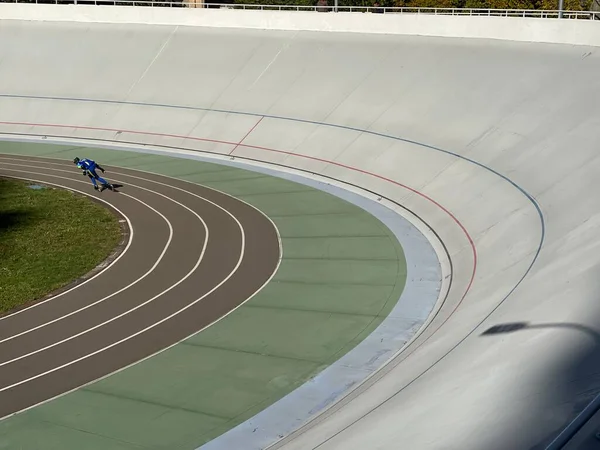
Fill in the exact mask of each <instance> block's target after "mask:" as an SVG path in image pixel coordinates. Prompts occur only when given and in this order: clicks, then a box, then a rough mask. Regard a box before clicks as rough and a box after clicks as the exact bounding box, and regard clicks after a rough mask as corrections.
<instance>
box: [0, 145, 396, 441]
mask: <svg viewBox="0 0 600 450" xmlns="http://www.w3.org/2000/svg"><path fill="white" fill-rule="evenodd" d="M0 153H3V154H19V155H34V156H43V157H49V158H58V159H61V160H65V161H69V160H71V159H72V158H73V157H75V156H80V157H87V158H92V159H95V160H97V161H98V162H99V163H100V164H102V165H103V166H107V167H127V168H130V169H137V170H143V171H146V172H152V173H156V174H161V175H166V176H170V177H173V178H179V179H183V180H187V181H190V182H192V183H198V184H202V185H204V186H207V187H212V188H215V189H218V190H220V191H223V192H226V193H228V194H231V195H233V196H235V197H238V198H240V199H242V200H244V201H246V202H248V203H250V204H252V205H254V206H256V207H258V208H259V209H260V210H261V211H263V212H264V213H265V214H266V215H268V216H269V217H270V218H271V219H272V220H273V221H274V223H275V224H276V226H277V228H278V230H279V233H280V235H281V238H282V246H283V260H282V262H281V266H280V267H279V270H278V271H277V273H276V274H275V276H274V278H273V280H272V281H271V282H270V283H269V284H268V285H267V286H266V287H265V288H264V289H263V290H261V291H260V292H259V293H258V294H257V295H255V296H254V297H253V298H252V299H251V300H249V301H248V302H247V303H245V304H244V305H243V306H241V307H240V308H238V309H237V310H235V311H234V312H232V313H231V314H230V315H228V316H227V317H225V318H224V319H223V320H221V321H219V322H217V323H215V324H214V325H212V326H211V327H209V328H207V329H206V330H204V331H202V332H200V333H197V334H196V335H194V336H192V337H190V338H188V339H187V340H185V341H183V342H181V343H179V344H177V345H175V346H173V347H171V348H170V349H168V350H166V351H163V352H162V353H159V354H157V355H155V356H153V357H151V358H149V359H147V360H145V361H142V362H140V363H138V364H136V365H134V366H132V367H129V368H127V369H125V370H122V371H120V372H118V373H116V374H113V375H111V376H109V377H107V378H104V379H102V380H99V381H96V382H94V383H91V384H89V385H87V386H85V387H82V388H80V389H78V390H76V391H74V392H71V393H69V394H66V395H64V396H61V397H58V398H56V399H54V400H51V401H49V402H47V403H44V404H42V405H39V406H37V407H34V408H32V409H30V410H27V411H25V412H23V413H21V414H18V415H16V416H12V417H10V418H7V419H5V420H3V421H1V422H0V449H3V448H7V449H8V448H11V449H17V448H26V449H41V448H43V449H44V450H54V449H61V450H63V449H71V448H73V449H75V448H77V449H83V448H85V449H86V450H92V449H93V450H95V449H98V450H100V449H101V450H116V449H119V450H124V449H132V450H133V449H159V448H160V449H169V450H183V449H190V450H191V449H195V448H197V447H199V446H201V445H202V444H204V443H206V442H208V441H210V440H212V439H214V438H215V437H217V436H219V435H220V434H222V433H224V432H226V431H227V430H229V429H231V428H233V427H235V426H236V425H238V424H240V423H241V422H243V421H245V420H247V419H249V418H250V417H252V416H253V415H255V414H257V413H258V412H260V411H261V410H263V409H264V408H266V407H267V406H269V405H270V404H272V403H274V402H276V401H277V400H279V399H280V398H282V397H283V396H285V395H286V394H288V393H290V392H291V391H293V390H294V389H296V388H297V387H299V386H300V385H302V384H303V383H305V382H306V381H308V380H309V379H311V377H314V376H315V375H317V374H318V373H319V372H321V371H322V370H323V369H324V368H326V367H327V366H328V365H330V364H332V363H333V362H334V361H336V360H337V359H339V358H340V357H341V356H343V355H344V354H345V353H347V352H348V351H350V350H351V349H352V348H354V347H355V346H356V345H357V344H358V343H359V342H361V341H362V340H363V339H364V338H365V337H366V336H368V335H369V334H370V333H371V332H372V331H373V330H374V329H375V328H376V327H377V326H378V325H379V324H380V323H381V322H382V321H383V320H384V319H385V317H386V316H387V315H388V314H389V312H390V311H391V310H392V308H393V307H394V306H395V304H396V303H397V301H398V299H399V297H400V295H401V293H402V291H403V289H404V286H405V282H406V262H405V257H404V253H403V251H402V248H401V246H400V244H399V243H398V241H397V239H396V237H395V236H394V235H393V233H392V232H391V231H390V230H389V229H388V228H387V227H386V226H385V225H384V224H383V223H382V222H381V221H380V220H379V219H377V218H375V217H374V216H372V215H371V214H369V213H368V212H366V211H364V210H363V209H361V208H359V207H357V206H355V205H353V204H351V203H349V202H346V201H345V200H342V199H340V198H338V197H336V196H333V195H331V194H328V193H325V192H323V191H320V190H317V189H314V188H312V187H308V186H305V185H301V184H298V183H294V182H291V181H288V180H285V179H281V178H277V177H273V176H268V175H264V174H261V173H257V172H250V171H247V170H242V169H238V168H233V167H230V166H224V165H218V164H213V163H208V162H201V161H194V160H190V159H181V158H176V157H168V156H161V155H151V154H143V153H136V152H127V151H116V150H105V149H97V148H89V149H84V148H81V147H77V148H75V146H71V147H70V146H61V145H50V144H24V143H9V142H4V143H2V142H0ZM115 170H116V169H115ZM106 176H107V178H108V179H110V169H108V168H107V172H106Z"/></svg>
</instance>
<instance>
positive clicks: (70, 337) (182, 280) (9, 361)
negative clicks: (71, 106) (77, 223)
mask: <svg viewBox="0 0 600 450" xmlns="http://www.w3.org/2000/svg"><path fill="white" fill-rule="evenodd" d="M0 164H2V162H0ZM7 170H12V169H7ZM54 170H55V171H59V170H57V169H54ZM20 172H26V171H20ZM61 172H67V171H63V170H61ZM29 173H30V172H29ZM49 176H53V175H49ZM57 178H64V179H67V178H65V177H58V176H57ZM77 182H78V183H79V182H80V181H77ZM81 183H83V181H81ZM130 186H135V185H131V184H130ZM135 187H139V186H135ZM139 188H140V189H144V190H146V191H149V192H154V191H152V190H150V189H147V188H143V187H139ZM155 193H156V194H158V195H160V196H162V197H165V198H167V199H169V200H171V201H173V202H174V203H177V204H178V205H180V206H182V207H184V208H185V209H187V210H188V211H190V212H191V213H192V214H194V215H195V216H196V217H197V218H198V219H199V220H200V222H202V225H203V226H204V230H205V231H206V238H205V240H204V244H203V246H202V251H201V253H200V257H199V258H198V260H197V262H196V264H195V265H194V267H193V268H192V269H191V270H190V271H189V272H188V273H187V274H186V276H185V277H183V278H182V279H180V280H179V281H178V282H177V283H175V284H173V285H171V286H170V287H169V288H167V289H165V290H164V291H162V292H161V293H160V294H158V295H156V296H154V297H152V298H151V299H149V300H146V301H145V302H144V303H140V304H139V305H137V306H135V307H133V308H131V309H129V310H127V311H125V312H123V313H121V314H119V315H118V316H114V317H111V318H110V319H109V320H106V321H105V322H102V323H100V324H97V325H95V326H93V327H91V328H88V329H86V330H84V331H81V332H79V333H77V334H74V335H71V336H69V337H67V338H65V339H63V340H61V341H58V342H54V343H53V344H50V345H47V346H46V347H42V348H39V349H37V350H34V351H32V352H30V353H26V354H24V355H21V356H18V357H16V358H13V359H11V360H8V361H4V362H2V363H0V367H2V366H5V365H8V364H10V363H13V362H16V361H19V360H21V359H24V358H27V357H29V356H32V355H35V354H36V353H40V352H43V351H44V350H48V349H50V348H53V347H56V346H57V345H60V344H63V343H65V342H68V341H70V340H72V339H75V338H77V337H79V336H82V335H84V334H86V333H89V332H90V331H93V330H95V329H97V328H100V327H101V326H104V325H106V324H108V323H110V322H113V321H115V320H117V319H119V318H121V317H123V316H125V315H127V314H130V313H132V312H133V311H135V310H137V309H139V308H141V307H143V306H145V305H147V304H148V303H150V302H152V301H154V300H156V299H157V298H159V297H161V296H162V295H164V294H166V293H167V292H169V291H170V290H171V289H174V288H175V287H177V286H178V285H179V284H181V283H183V282H184V281H185V280H186V279H187V278H189V277H190V276H191V275H192V273H194V272H195V271H196V269H197V268H198V266H199V265H200V263H201V262H202V259H203V258H204V254H205V253H206V247H207V246H208V239H209V232H208V226H207V225H206V222H205V221H204V220H203V219H202V217H200V215H198V214H197V213H196V212H195V211H193V210H192V209H190V208H188V207H187V206H185V205H183V204H181V203H179V202H178V201H176V200H173V199H170V198H169V197H167V196H166V195H163V194H161V193H159V192H155ZM113 295H114V294H113ZM89 306H91V305H88V307H89ZM71 314H73V313H71ZM64 317H67V316H63V317H62V318H64ZM57 320H60V319H57ZM55 321H56V320H55ZM38 328H40V327H38ZM0 392H1V391H0Z"/></svg>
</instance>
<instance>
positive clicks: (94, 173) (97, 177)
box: [92, 169, 110, 186]
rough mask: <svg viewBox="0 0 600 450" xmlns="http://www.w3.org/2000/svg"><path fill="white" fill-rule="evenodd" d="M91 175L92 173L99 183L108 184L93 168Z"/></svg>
mask: <svg viewBox="0 0 600 450" xmlns="http://www.w3.org/2000/svg"><path fill="white" fill-rule="evenodd" d="M92 175H94V178H95V179H96V180H98V181H99V182H100V183H102V184H103V185H104V186H108V185H109V184H110V183H109V182H108V181H106V180H105V179H104V178H102V177H101V176H99V175H98V174H97V173H96V169H94V170H93V171H92ZM94 183H95V181H94Z"/></svg>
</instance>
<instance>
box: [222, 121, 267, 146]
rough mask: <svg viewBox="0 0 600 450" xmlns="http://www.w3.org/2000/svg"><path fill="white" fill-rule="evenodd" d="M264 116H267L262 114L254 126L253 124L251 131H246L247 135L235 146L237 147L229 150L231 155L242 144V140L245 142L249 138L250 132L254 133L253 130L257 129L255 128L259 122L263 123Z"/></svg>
mask: <svg viewBox="0 0 600 450" xmlns="http://www.w3.org/2000/svg"><path fill="white" fill-rule="evenodd" d="M264 118H265V116H262V117H261V118H260V119H258V122H256V123H255V124H254V126H253V127H252V128H250V131H248V132H247V133H246V136H244V137H243V138H242V140H241V141H240V142H238V143H237V144H236V146H235V147H233V150H231V151H230V152H229V154H230V155H231V154H232V153H233V152H235V151H236V150H237V148H238V147H239V146H240V145H242V142H244V141H245V140H246V138H247V137H248V136H250V133H252V132H253V131H254V130H255V128H256V127H257V126H258V124H259V123H261V122H262V120H263V119H264Z"/></svg>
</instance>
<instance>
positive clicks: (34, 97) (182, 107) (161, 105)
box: [0, 94, 546, 331]
mask: <svg viewBox="0 0 600 450" xmlns="http://www.w3.org/2000/svg"><path fill="white" fill-rule="evenodd" d="M0 98H15V99H30V100H55V101H65V102H79V103H82V102H85V103H104V104H114V105H131V106H147V107H154V108H168V109H179V110H190V111H205V112H213V113H221V114H231V115H240V116H252V117H264V118H268V119H276V120H285V121H290V122H299V123H308V124H312V125H320V126H325V127H331V128H338V129H343V130H349V131H355V132H358V133H365V134H369V135H372V136H379V137H383V138H387V139H392V140H395V141H399V142H406V143H408V144H413V145H416V146H419V147H423V148H427V149H429V150H434V151H437V152H441V153H444V154H446V155H450V156H454V157H455V158H459V159H462V160H463V161H467V162H469V163H471V164H474V165H476V166H478V167H480V168H482V169H485V170H487V171H488V172H490V173H493V174H494V175H496V176H498V177H500V178H502V179H503V180H504V181H506V182H508V183H510V184H511V185H512V186H513V187H514V188H516V189H517V190H518V191H519V192H521V193H522V194H523V195H524V196H525V197H526V198H527V199H528V200H529V201H530V202H531V203H532V204H533V206H534V207H535V209H536V211H537V213H538V216H539V218H540V228H541V236H540V243H539V245H538V248H537V251H536V253H535V255H534V258H533V260H532V262H531V264H530V266H529V267H528V268H527V270H526V271H525V274H524V275H523V277H522V278H521V279H520V280H519V281H518V282H517V284H516V285H515V286H514V288H513V289H511V291H510V292H509V293H508V294H507V295H506V297H504V298H503V299H502V301H501V302H500V303H499V304H498V306H496V308H494V309H493V310H492V311H491V312H490V314H489V315H491V314H492V313H493V312H494V311H495V310H496V309H497V308H498V307H499V306H500V305H501V304H502V303H504V301H505V300H506V299H507V298H508V297H509V296H510V295H511V294H512V293H513V292H514V291H515V290H516V289H517V288H518V287H519V286H520V285H521V283H522V282H523V280H524V279H525V278H526V277H527V275H528V274H529V272H530V271H531V269H532V268H533V266H534V264H535V262H536V261H537V259H538V257H539V254H540V252H541V251H542V247H543V245H544V240H545V237H546V222H545V219H544V214H543V212H542V209H541V208H540V206H539V204H538V202H537V201H536V200H535V198H534V197H533V196H532V195H531V194H529V193H528V192H527V191H526V190H525V189H523V188H522V187H521V186H519V185H518V184H517V183H515V182H514V181H513V180H511V179H510V178H508V177H507V176H505V175H502V174H501V173H500V172H497V171H496V170H494V169H492V168H491V167H489V166H486V165H485V164H482V163H480V162H478V161H475V160H473V159H471V158H467V157H466V156H463V155H459V154H458V153H455V152H451V151H449V150H444V149H442V148H439V147H435V146H432V145H428V144H424V143H422V142H417V141H413V140H411V139H406V138H402V137H399V136H392V135H390V134H385V133H379V132H377V131H370V130H364V129H361V128H356V127H349V126H346V125H337V124H332V123H326V122H318V121H314V120H307V119H296V118H292V117H284V116H275V115H269V114H259V113H253V112H248V111H231V110H226V109H211V108H202V107H199V106H185V105H170V104H166V103H146V102H133V101H120V100H106V99H92V98H75V97H54V96H41V95H16V94H0ZM489 315H488V316H486V317H485V319H487V317H489ZM485 319H484V321H485ZM482 322H483V321H482ZM479 325H481V324H479ZM473 331H475V330H473Z"/></svg>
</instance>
